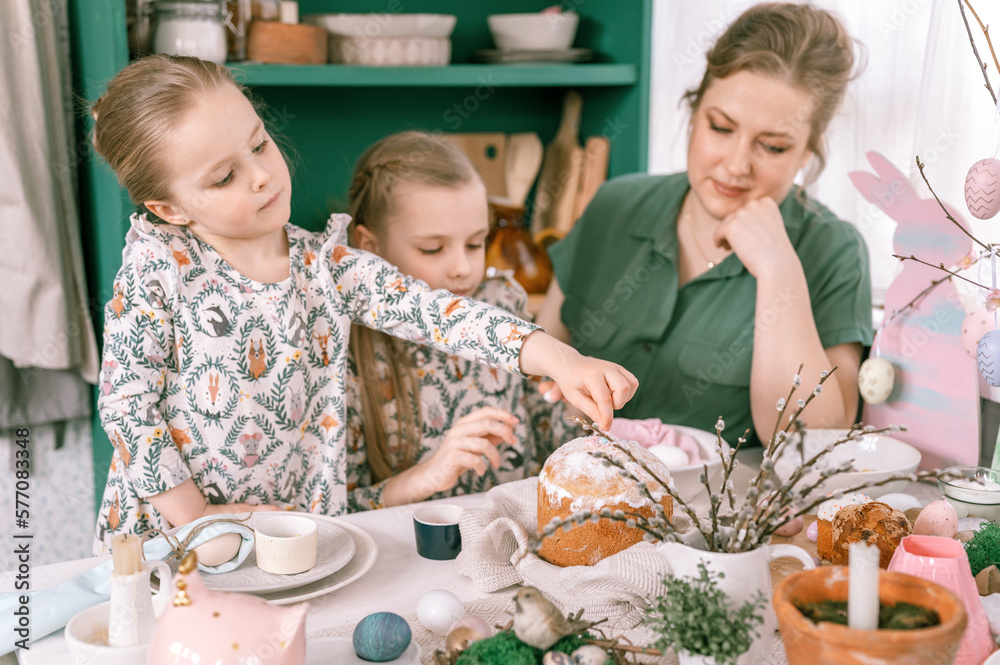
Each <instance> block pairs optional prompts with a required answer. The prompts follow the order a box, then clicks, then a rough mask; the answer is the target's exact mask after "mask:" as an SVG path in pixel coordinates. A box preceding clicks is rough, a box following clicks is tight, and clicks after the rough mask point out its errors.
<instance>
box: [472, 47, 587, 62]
mask: <svg viewBox="0 0 1000 665" xmlns="http://www.w3.org/2000/svg"><path fill="white" fill-rule="evenodd" d="M474 55H475V56H476V59H477V60H479V61H480V62H485V63H489V64H508V65H523V64H528V63H539V64H542V63H549V62H590V61H591V60H593V59H594V51H593V50H592V49H589V48H566V49H556V50H552V51H521V50H508V49H482V50H479V51H476V52H475V54H474Z"/></svg>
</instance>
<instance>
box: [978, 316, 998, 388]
mask: <svg viewBox="0 0 1000 665" xmlns="http://www.w3.org/2000/svg"><path fill="white" fill-rule="evenodd" d="M976 361H977V362H978V364H979V373H980V374H982V375H983V378H984V379H986V382H987V383H989V384H990V385H991V386H993V387H994V388H1000V330H990V331H989V332H987V333H986V334H985V335H983V337H982V339H980V340H979V346H978V347H977V348H976Z"/></svg>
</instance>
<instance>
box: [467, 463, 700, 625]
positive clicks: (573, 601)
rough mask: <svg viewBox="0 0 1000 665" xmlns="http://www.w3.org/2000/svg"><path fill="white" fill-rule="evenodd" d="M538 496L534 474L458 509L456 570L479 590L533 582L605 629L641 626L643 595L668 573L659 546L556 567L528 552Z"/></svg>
mask: <svg viewBox="0 0 1000 665" xmlns="http://www.w3.org/2000/svg"><path fill="white" fill-rule="evenodd" d="M537 495H538V478H537V477H533V478H527V479H525V480H518V481H514V482H510V483H505V484H503V485H498V486H497V487H494V488H493V489H491V490H490V491H489V492H488V493H487V494H486V498H485V500H484V501H483V505H482V506H480V507H479V508H475V509H466V510H463V511H462V516H461V518H460V520H459V529H460V530H461V532H462V551H461V552H460V553H459V555H458V558H457V559H456V560H455V570H456V572H458V573H459V574H461V575H465V576H466V577H469V578H471V579H472V581H473V582H474V583H475V585H476V587H477V588H478V589H479V590H480V591H486V592H491V591H498V590H499V589H503V588H506V587H508V586H510V585H512V584H525V585H530V586H534V587H537V588H538V589H539V590H541V592H542V593H543V594H545V596H546V597H547V598H549V599H550V600H551V601H552V602H554V603H555V604H556V605H557V606H559V607H560V608H561V609H562V610H563V611H564V612H570V613H574V612H576V611H577V610H579V609H583V610H584V618H586V619H588V620H591V621H596V620H599V619H605V618H606V619H607V622H606V623H604V624H601V625H602V626H605V625H606V626H608V627H609V628H619V629H629V628H633V627H635V626H636V625H638V624H639V623H640V622H641V621H642V619H643V616H644V614H645V609H646V605H647V603H646V599H647V598H653V597H655V596H656V595H658V594H659V593H660V592H661V590H662V588H663V585H662V579H663V576H664V575H665V574H667V573H669V572H670V567H669V566H668V565H667V562H666V560H665V559H664V558H663V557H661V556H660V555H659V554H658V553H657V551H656V545H654V544H653V543H647V542H640V543H636V544H635V545H633V546H632V547H629V548H628V549H626V550H623V551H621V552H618V553H617V554H614V555H612V556H609V557H607V558H606V559H603V560H601V561H600V562H598V563H597V564H595V565H593V566H567V567H565V568H561V567H559V566H555V565H553V564H551V563H548V562H547V561H545V560H544V559H541V558H539V557H538V556H537V555H535V554H531V553H530V552H529V551H528V545H529V540H530V536H531V535H532V534H535V533H537V524H538V499H537ZM686 519H687V518H686V516H683V515H677V514H676V513H675V515H674V519H673V520H672V521H673V522H674V526H675V527H677V528H678V530H684V529H685V528H690V521H688V522H686V523H685V520H686ZM685 524H686V525H687V527H685Z"/></svg>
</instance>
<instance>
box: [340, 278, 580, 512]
mask: <svg viewBox="0 0 1000 665" xmlns="http://www.w3.org/2000/svg"><path fill="white" fill-rule="evenodd" d="M470 297H471V298H475V299H476V300H479V301H481V302H485V303H488V304H490V305H496V306H497V307H502V308H504V309H505V310H507V311H509V312H511V313H512V314H514V315H516V316H518V317H520V318H523V319H527V318H529V317H530V315H529V313H528V311H527V304H528V294H527V293H525V292H524V289H523V288H522V287H521V285H520V284H518V283H517V282H515V281H514V279H513V278H512V277H511V273H509V272H499V273H497V275H496V276H495V277H491V278H489V279H485V280H483V281H482V283H480V285H479V288H478V289H477V290H476V291H475V293H473V294H472V295H471V296H470ZM403 346H404V347H405V348H404V349H403V353H404V354H412V356H413V359H414V371H415V373H416V383H417V385H418V386H419V391H420V404H421V412H422V413H421V416H422V421H423V422H422V424H423V431H422V433H421V441H420V450H419V451H418V453H417V456H416V459H415V462H414V463H417V462H421V461H423V460H425V459H427V458H429V457H430V456H432V455H433V454H434V452H435V451H437V449H438V448H440V447H441V444H442V443H444V440H445V437H446V436H447V434H448V432H449V431H450V430H451V428H452V426H453V425H454V424H455V421H456V420H458V419H459V418H461V417H463V416H466V415H468V414H469V413H471V412H473V411H475V410H477V409H480V408H482V407H487V406H489V407H495V408H498V409H505V410H506V411H509V412H510V413H512V414H514V415H515V416H517V418H518V420H519V421H520V422H519V423H518V424H517V425H516V426H515V427H514V436H515V438H516V439H517V444H516V445H514V446H511V445H509V444H508V443H506V442H503V443H501V444H500V445H499V446H498V452H499V453H500V462H501V464H500V467H499V468H497V469H494V468H493V467H490V468H488V469H487V471H486V473H484V474H483V475H482V476H477V475H476V474H475V473H474V472H473V471H466V472H465V473H464V474H462V476H461V477H460V478H459V479H458V483H457V484H456V485H455V487H454V488H452V489H451V490H450V491H447V492H440V493H437V494H435V495H434V496H433V497H431V498H435V499H436V498H441V497H445V496H454V495H456V494H471V493H473V492H484V491H486V490H488V489H490V488H492V487H495V486H496V485H499V484H500V483H505V482H510V481H512V480H522V479H524V478H527V477H529V476H533V475H538V472H539V471H540V470H541V466H542V464H543V463H544V462H545V460H546V459H547V458H548V456H549V454H551V453H552V451H553V450H554V449H555V448H557V447H559V446H560V445H561V444H562V443H563V442H565V441H567V440H569V439H571V438H574V437H575V436H578V434H572V435H571V434H570V433H571V432H575V430H576V428H575V426H571V425H570V424H569V423H567V421H565V420H564V419H563V417H562V416H563V408H562V405H561V403H560V404H555V405H554V404H549V403H548V402H546V401H545V399H544V398H543V397H542V395H541V394H540V393H539V392H538V381H537V379H532V378H528V379H522V378H520V377H518V376H514V375H512V374H508V373H507V372H501V371H498V370H497V369H496V368H495V367H489V366H486V365H482V364H478V363H474V362H470V361H468V360H464V359H462V358H460V357H457V356H455V355H452V354H449V353H445V352H443V351H438V350H435V349H431V348H428V347H426V346H417V345H415V344H404V345H403ZM375 354H376V368H375V369H376V371H377V374H375V373H370V375H374V376H381V377H383V378H384V377H387V376H388V367H387V356H388V354H387V352H386V349H385V348H384V346H383V345H377V346H376V347H375ZM348 370H349V374H348V382H347V419H348V434H347V443H348V447H347V483H348V484H347V489H348V495H347V504H348V509H349V510H350V511H351V512H354V511H359V510H369V509H373V508H382V507H383V503H382V493H383V491H384V490H385V483H386V481H385V480H383V481H381V482H379V483H373V482H372V475H371V469H370V468H369V466H368V460H367V454H366V444H365V438H364V429H363V416H362V409H361V392H360V391H361V386H360V384H359V382H358V378H357V377H358V372H357V368H356V366H355V362H354V356H353V354H351V355H349V356H348ZM380 392H382V393H383V394H385V395H389V394H391V392H392V386H391V384H390V383H389V382H385V383H384V384H383V385H381V386H380ZM382 419H383V422H384V423H385V430H386V438H387V440H388V447H389V455H390V457H391V458H393V459H398V458H397V456H396V454H395V453H396V452H397V450H396V447H397V445H398V443H399V430H400V425H399V422H398V421H397V411H396V401H395V400H394V399H386V400H385V401H384V402H383V403H382Z"/></svg>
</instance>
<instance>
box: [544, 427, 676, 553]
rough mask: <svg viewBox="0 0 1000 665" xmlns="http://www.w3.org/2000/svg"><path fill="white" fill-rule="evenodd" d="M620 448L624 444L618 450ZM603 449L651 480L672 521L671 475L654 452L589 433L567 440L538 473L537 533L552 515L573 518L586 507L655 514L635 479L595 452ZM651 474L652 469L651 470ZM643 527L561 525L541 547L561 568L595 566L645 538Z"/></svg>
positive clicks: (604, 522) (651, 490)
mask: <svg viewBox="0 0 1000 665" xmlns="http://www.w3.org/2000/svg"><path fill="white" fill-rule="evenodd" d="M618 446H621V448H619V447H618ZM596 451H604V452H606V453H607V454H609V455H611V456H612V457H613V458H614V459H615V460H618V461H620V462H621V463H622V464H624V466H625V468H626V469H628V471H629V472H631V473H632V474H633V475H634V476H635V477H636V478H639V479H640V480H642V481H643V482H645V483H646V486H647V488H648V490H649V493H650V495H651V496H652V497H653V499H654V500H655V501H657V502H658V503H659V504H660V505H661V506H663V510H664V516H665V517H666V518H667V519H670V517H671V516H672V515H673V499H672V498H671V497H670V494H669V493H668V492H667V491H666V488H665V487H664V486H663V483H669V482H670V473H669V471H667V468H666V466H664V465H663V463H662V462H661V461H660V459H659V458H657V457H656V456H655V455H653V454H652V453H650V452H649V451H648V450H646V449H645V448H643V447H642V446H641V445H639V444H638V443H635V442H632V441H619V442H616V443H611V442H610V441H608V440H607V439H605V438H604V437H601V436H596V435H595V436H586V437H580V438H578V439H574V440H572V441H570V442H568V443H565V444H563V445H562V446H560V447H559V448H558V449H556V451H555V452H553V453H552V455H550V456H549V458H548V460H546V462H545V465H544V466H543V467H542V472H541V473H540V474H539V476H538V532H539V534H541V532H542V530H543V529H544V528H545V526H546V525H547V524H548V523H549V522H550V521H551V520H552V519H553V518H568V517H570V516H571V515H572V514H573V513H575V512H577V511H581V510H589V511H591V512H594V513H596V512H599V511H601V510H602V509H604V508H608V509H610V510H612V511H617V510H621V511H623V512H624V513H633V514H641V515H644V516H645V517H647V518H648V517H652V516H653V511H654V509H653V504H652V502H651V501H650V500H649V498H648V497H647V496H646V495H645V494H644V493H643V492H641V491H640V490H639V488H638V487H636V483H635V481H633V480H632V479H631V478H626V477H622V476H621V475H619V473H618V472H619V469H618V467H616V466H614V465H607V466H606V465H605V464H604V463H603V460H601V459H600V458H598V457H595V456H594V455H593V454H592V453H594V452H596ZM650 472H652V473H650ZM642 536H643V532H642V530H640V529H638V528H636V527H631V526H628V525H627V524H625V523H623V522H619V521H614V520H610V519H601V520H599V521H597V522H596V523H592V522H586V523H584V524H579V525H574V527H573V528H572V529H570V530H569V531H564V530H562V529H558V530H557V531H556V532H555V533H554V534H552V535H551V536H549V537H547V538H545V540H544V541H543V542H542V546H541V548H540V549H539V551H538V554H539V556H541V557H542V558H543V559H545V560H546V561H548V562H550V563H553V564H555V565H557V566H580V565H583V566H591V565H594V564H595V563H597V562H598V561H600V560H602V559H604V558H605V557H608V556H611V555H612V554H616V553H617V552H620V551H622V550H624V549H625V548H627V547H631V546H632V545H634V544H636V543H637V542H639V541H640V540H642Z"/></svg>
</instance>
